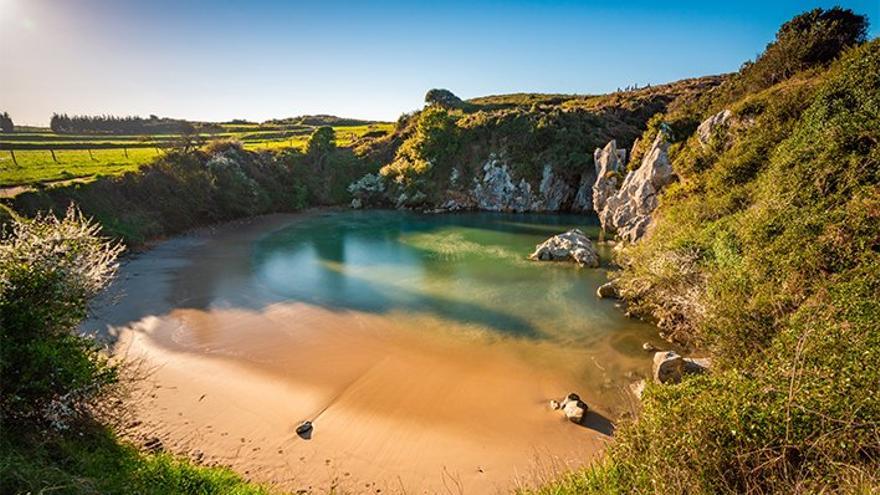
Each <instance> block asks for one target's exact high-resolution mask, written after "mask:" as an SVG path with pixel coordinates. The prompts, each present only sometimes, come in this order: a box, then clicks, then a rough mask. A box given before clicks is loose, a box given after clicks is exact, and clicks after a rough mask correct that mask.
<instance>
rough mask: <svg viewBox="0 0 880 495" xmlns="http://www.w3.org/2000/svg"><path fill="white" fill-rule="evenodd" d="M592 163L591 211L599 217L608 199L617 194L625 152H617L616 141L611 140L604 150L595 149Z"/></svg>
mask: <svg viewBox="0 0 880 495" xmlns="http://www.w3.org/2000/svg"><path fill="white" fill-rule="evenodd" d="M593 162H594V163H595V166H596V181H595V182H594V183H593V186H592V200H593V210H595V211H596V213H598V214H599V215H600V217H601V215H602V212H603V211H604V210H605V206H606V203H607V202H608V198H610V197H612V196H614V194H615V193H616V192H617V176H618V174H619V173H620V172H621V171H622V170H623V169H624V166H625V162H626V150H618V149H617V141H614V140H611V141H609V142H608V144H606V145H605V147H604V148H602V149H599V148H596V151H595V152H594V153H593ZM603 226H604V223H603Z"/></svg>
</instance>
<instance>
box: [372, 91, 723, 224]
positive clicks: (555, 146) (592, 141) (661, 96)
mask: <svg viewBox="0 0 880 495" xmlns="http://www.w3.org/2000/svg"><path fill="white" fill-rule="evenodd" d="M722 80H723V78H722V77H705V78H699V79H689V80H685V81H679V82H676V83H672V84H666V85H661V86H654V87H647V88H641V89H633V90H630V91H622V92H618V93H612V94H609V95H602V96H576V95H571V96H567V95H536V94H516V95H504V96H491V97H485V98H476V99H472V100H468V101H461V100H459V99H458V98H457V97H455V95H453V94H452V93H450V92H448V91H446V90H431V91H429V92H428V94H427V95H426V103H427V107H426V108H425V109H424V110H422V111H420V112H417V113H415V114H412V115H407V116H404V117H402V118H401V120H400V121H398V123H397V128H396V130H395V133H394V134H393V135H392V136H389V137H388V138H387V141H388V142H393V143H394V144H395V151H394V153H393V154H391V156H388V155H389V153H387V152H386V158H388V159H389V160H390V163H389V164H388V165H386V166H385V167H383V168H382V170H381V175H382V176H383V177H384V178H385V179H386V181H387V182H388V183H389V187H388V196H389V200H390V201H393V200H394V198H396V197H397V196H399V195H401V194H405V195H406V197H408V198H418V199H419V200H418V201H412V199H410V202H409V206H415V207H418V206H430V205H439V204H440V203H442V202H443V201H444V200H446V199H448V198H449V197H456V196H465V195H467V193H468V191H467V189H468V187H469V186H470V184H472V181H473V179H474V178H479V177H481V176H482V173H483V171H482V167H483V166H484V164H485V163H487V162H488V161H490V160H491V158H492V157H497V158H498V159H499V160H500V161H501V162H502V163H504V164H505V165H506V166H508V167H509V168H510V170H511V174H512V177H513V180H514V181H515V182H516V181H518V180H520V179H524V180H526V181H527V182H528V183H530V184H531V186H532V189H534V190H537V189H538V186H539V183H540V181H541V179H542V175H543V174H544V173H545V172H544V169H545V167H550V170H551V171H552V173H553V174H555V175H557V176H559V177H561V178H562V180H563V181H565V182H566V183H568V184H569V185H570V186H571V187H573V188H577V186H578V184H579V183H580V181H581V179H582V178H583V177H584V176H586V175H589V174H591V173H593V171H592V169H593V157H592V150H593V149H595V148H596V147H599V146H603V145H604V144H605V143H606V142H608V141H609V140H611V139H617V141H618V142H619V143H621V144H622V145H623V146H627V147H628V146H630V145H631V144H632V143H633V141H634V140H635V139H636V137H638V136H639V135H641V134H642V132H643V131H644V129H645V126H646V125H647V122H648V120H649V119H650V118H651V116H653V115H655V114H657V113H658V112H661V111H663V110H665V108H666V106H667V105H668V104H669V103H670V102H671V101H674V100H676V99H677V98H681V97H685V96H687V95H692V94H695V93H703V92H705V91H708V90H709V89H711V88H712V87H714V86H716V85H717V84H719V83H720V82H721V81H722ZM453 170H455V173H453ZM450 176H455V177H457V180H456V181H455V182H456V183H455V184H453V183H450V180H449V179H450ZM568 206H570V205H564V208H563V209H567V207H568Z"/></svg>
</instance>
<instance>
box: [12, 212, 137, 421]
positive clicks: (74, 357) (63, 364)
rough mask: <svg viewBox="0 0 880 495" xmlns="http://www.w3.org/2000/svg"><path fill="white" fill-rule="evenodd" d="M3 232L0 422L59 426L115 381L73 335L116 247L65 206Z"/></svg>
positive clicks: (92, 348) (110, 270) (108, 271)
mask: <svg viewBox="0 0 880 495" xmlns="http://www.w3.org/2000/svg"><path fill="white" fill-rule="evenodd" d="M10 227H11V228H9V229H8V230H7V231H5V232H4V233H3V234H2V236H0V421H3V422H4V423H6V422H7V421H8V420H10V419H12V420H16V421H18V422H22V421H24V422H36V423H51V424H52V425H54V426H56V427H64V426H65V425H66V424H67V423H68V422H69V421H70V420H72V419H74V418H75V417H77V415H78V414H79V413H81V412H83V410H84V408H85V407H86V406H87V405H88V403H89V401H90V400H91V399H93V398H95V397H97V396H98V395H99V393H100V391H101V390H102V388H103V386H104V385H106V384H109V383H111V382H113V381H114V380H115V378H116V370H115V368H114V367H113V366H111V365H109V364H108V363H107V360H106V358H104V357H103V356H102V355H101V354H100V353H99V352H98V349H97V347H96V344H95V343H94V342H93V340H92V339H88V338H86V337H81V336H78V335H76V334H75V333H74V330H75V328H76V326H77V324H78V323H79V322H80V321H81V320H82V318H83V317H84V316H85V314H86V307H87V304H88V301H89V299H90V298H91V297H93V296H94V295H95V294H97V293H98V292H99V291H100V290H101V289H102V288H104V287H105V286H106V285H107V284H108V283H109V282H110V280H111V279H112V277H113V275H114V274H115V272H116V269H117V266H118V264H117V262H116V259H117V257H118V256H119V253H120V252H121V251H122V246H121V245H119V244H115V243H112V242H109V241H107V240H105V239H102V238H101V237H100V236H99V233H100V228H99V227H98V225H97V224H95V223H93V222H91V221H90V220H88V219H86V218H84V217H83V216H82V214H81V213H80V212H79V211H78V210H76V209H74V208H72V207H71V208H69V209H68V210H67V213H66V215H65V216H64V217H62V218H56V217H54V216H39V217H37V218H35V219H34V220H31V221H27V220H13V221H12V223H11V224H10Z"/></svg>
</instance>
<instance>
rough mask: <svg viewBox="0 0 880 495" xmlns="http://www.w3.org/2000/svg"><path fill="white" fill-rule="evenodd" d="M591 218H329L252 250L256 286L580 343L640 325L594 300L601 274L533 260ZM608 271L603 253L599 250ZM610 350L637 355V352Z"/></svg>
mask: <svg viewBox="0 0 880 495" xmlns="http://www.w3.org/2000/svg"><path fill="white" fill-rule="evenodd" d="M572 227H579V228H581V229H582V230H584V231H585V232H586V233H587V235H588V236H590V237H591V238H593V239H596V238H597V236H598V226H597V225H596V222H595V221H594V220H593V219H591V218H590V217H586V216H575V215H525V214H519V215H518V214H493V213H467V214H458V215H420V214H415V213H408V212H396V211H382V212H352V213H334V214H329V215H324V216H321V217H318V218H312V219H308V220H305V221H303V222H300V223H298V224H295V225H292V226H290V227H288V228H285V229H283V230H280V231H278V232H275V233H273V234H271V235H269V236H267V237H266V238H264V239H262V240H261V241H260V242H259V243H258V244H257V246H256V247H255V253H254V274H255V277H257V279H258V280H259V281H261V282H262V283H263V284H265V286H266V287H268V288H269V289H270V290H271V291H273V292H274V293H276V294H278V295H280V296H282V297H284V298H285V299H289V300H296V301H302V302H307V303H310V304H317V305H321V306H325V307H329V308H335V309H353V310H358V311H368V312H373V313H389V312H391V311H397V312H401V311H402V312H405V313H410V314H423V315H431V316H434V317H436V318H439V319H441V320H444V321H446V322H448V324H449V325H450V327H452V328H459V329H460V327H462V326H465V327H468V328H469V329H471V330H476V331H483V332H486V333H487V334H488V335H497V336H510V337H522V338H528V339H541V340H550V341H553V342H556V343H561V344H564V345H567V346H590V345H591V344H593V343H595V342H596V341H597V340H599V339H602V338H605V337H607V336H609V335H616V336H617V337H619V338H621V339H623V338H624V337H626V336H628V335H636V334H642V333H644V331H645V329H646V325H643V324H639V323H636V322H634V321H633V320H630V319H627V318H625V317H624V316H623V314H622V313H621V311H620V310H619V308H616V307H615V306H614V303H613V302H611V301H603V300H599V299H597V298H596V297H595V291H596V288H597V287H598V286H599V285H600V284H602V283H604V282H605V281H606V275H605V270H604V269H579V268H578V267H576V266H575V265H572V264H562V263H560V264H555V263H549V264H548V263H536V262H533V261H529V260H528V259H527V255H528V254H529V253H530V252H531V251H532V250H534V247H535V245H536V244H538V243H540V242H542V241H544V240H545V239H546V238H547V237H549V236H551V235H553V234H556V233H560V232H563V231H565V230H567V229H569V228H572ZM600 256H601V258H602V259H603V262H605V263H607V260H608V259H609V258H610V255H609V252H608V249H607V248H604V247H600ZM633 344H634V345H633V346H626V345H622V346H620V349H619V350H620V351H621V352H635V351H638V343H637V342H635V340H634V341H633Z"/></svg>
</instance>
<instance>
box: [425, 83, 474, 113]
mask: <svg viewBox="0 0 880 495" xmlns="http://www.w3.org/2000/svg"><path fill="white" fill-rule="evenodd" d="M425 104H427V105H438V106H440V107H443V108H447V109H453V108H462V107H463V106H464V102H463V101H461V98H459V97H457V96H455V94H453V93H452V91H449V90H448V89H437V88H435V89H432V90H429V91H428V92H427V93H426V94H425Z"/></svg>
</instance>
